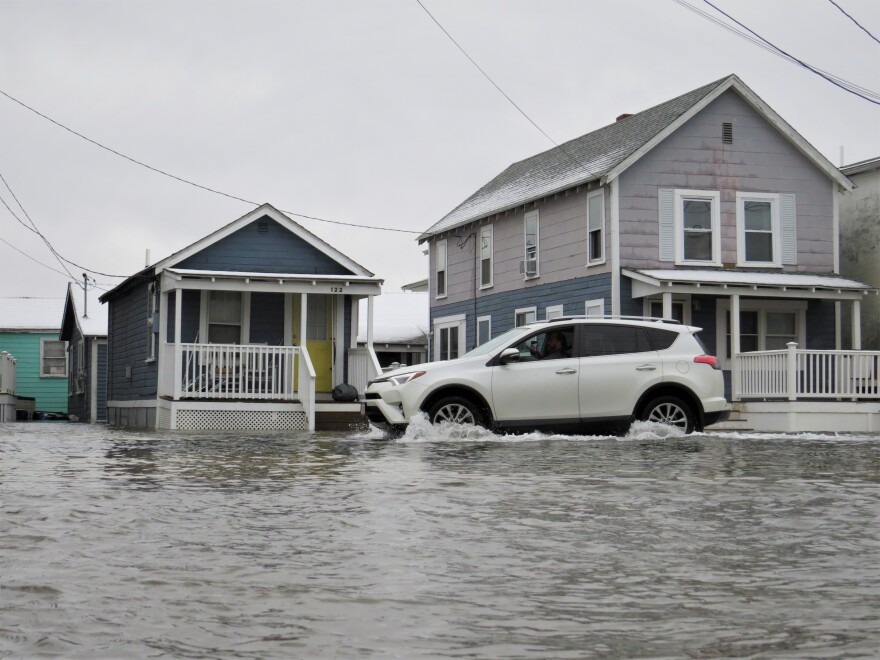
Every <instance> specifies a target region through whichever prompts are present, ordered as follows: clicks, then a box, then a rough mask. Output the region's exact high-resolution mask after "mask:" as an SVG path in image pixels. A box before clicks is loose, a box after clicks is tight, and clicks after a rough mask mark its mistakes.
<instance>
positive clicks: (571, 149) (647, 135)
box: [417, 74, 853, 243]
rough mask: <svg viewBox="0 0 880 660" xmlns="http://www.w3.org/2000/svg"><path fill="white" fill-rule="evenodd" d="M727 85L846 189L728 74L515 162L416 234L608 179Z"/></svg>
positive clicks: (804, 144) (818, 155) (843, 179)
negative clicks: (431, 224) (438, 219)
mask: <svg viewBox="0 0 880 660" xmlns="http://www.w3.org/2000/svg"><path fill="white" fill-rule="evenodd" d="M729 89H733V90H735V91H736V92H737V93H738V94H739V95H740V96H741V97H742V98H743V99H744V100H745V101H746V102H747V103H748V104H749V105H751V106H752V108H754V109H755V110H756V111H757V112H758V113H760V114H761V115H762V116H763V117H764V118H765V119H766V120H767V121H768V122H769V123H770V124H771V125H773V126H774V127H775V128H776V129H777V130H779V131H780V132H781V133H782V134H783V135H784V136H785V137H786V138H787V139H788V140H789V141H790V142H792V144H794V146H795V147H796V148H797V149H798V150H799V151H801V153H803V154H804V155H805V156H806V157H807V158H808V159H809V160H810V161H812V162H813V164H814V165H816V167H817V168H819V169H820V170H822V171H823V172H824V173H825V174H826V175H827V176H828V177H829V178H831V179H833V180H835V181H836V182H837V183H838V184H839V185H840V186H842V187H844V188H845V189H847V190H851V189H852V188H853V184H852V182H851V181H850V180H849V179H847V178H846V176H844V175H843V174H841V172H840V170H838V169H837V168H836V167H835V166H834V165H833V164H832V163H831V162H830V161H829V160H828V159H827V158H825V157H824V156H823V155H822V154H821V153H819V151H818V150H816V148H815V147H813V146H812V145H810V143H808V142H807V141H806V140H805V139H804V138H803V137H801V136H800V135H799V134H798V133H797V131H795V130H794V129H793V128H792V127H791V126H790V125H789V124H788V123H787V122H785V120H783V119H782V117H780V116H779V115H778V114H777V113H776V112H775V111H774V110H773V109H772V108H770V106H768V105H767V104H766V103H764V101H762V100H761V98H760V97H759V96H758V95H757V94H755V93H754V92H753V91H752V90H751V89H749V87H748V86H747V85H746V84H745V83H743V82H742V81H741V80H740V79H739V78H738V77H737V76H735V75H733V74H731V75H729V76H727V77H726V78H722V79H720V80H716V81H715V82H712V83H709V84H708V85H703V86H702V87H698V88H697V89H694V90H692V91H690V92H687V93H686V94H682V95H681V96H678V97H676V98H674V99H671V100H669V101H666V102H664V103H661V104H660V105H656V106H654V107H652V108H649V109H647V110H643V111H642V112H639V113H638V114H634V115H631V116H630V117H627V118H625V119H621V120H620V121H617V122H615V123H613V124H610V125H608V126H605V127H603V128H600V129H598V130H596V131H593V132H592V133H587V134H586V135H582V136H581V137H579V138H575V139H574V140H570V141H569V142H565V143H564V144H561V145H560V146H558V147H555V148H553V149H550V150H548V151H545V152H543V153H540V154H537V155H535V156H532V157H531V158H527V159H525V160H522V161H520V162H518V163H514V164H513V165H511V166H510V167H508V168H507V169H506V170H504V171H503V172H502V173H501V174H499V175H498V176H496V177H495V178H494V179H492V180H491V181H489V183H487V184H486V185H484V186H483V187H482V188H480V189H479V190H478V191H477V192H475V193H474V194H473V195H471V196H470V197H468V198H467V199H466V200H465V201H464V202H462V203H461V204H459V205H458V206H457V207H455V208H454V209H453V210H452V211H450V212H449V213H447V214H446V215H445V216H444V217H443V218H442V219H441V220H440V221H439V222H437V223H435V224H434V225H433V226H432V227H430V228H429V229H428V230H427V231H425V232H424V233H422V234H421V235H420V236H419V237H418V239H417V240H418V241H419V242H420V243H421V242H423V241H425V240H427V239H428V238H430V237H431V236H433V235H435V234H439V233H441V232H444V231H449V230H451V229H455V228H457V227H460V226H462V225H465V224H467V223H469V222H473V221H475V220H479V219H481V218H484V217H486V216H488V215H493V214H495V213H499V212H502V211H507V210H510V209H512V208H515V207H516V206H520V205H522V204H526V203H529V202H532V201H536V200H538V199H541V198H542V197H546V196H548V195H552V194H555V193H558V192H561V191H563V190H567V189H569V188H573V187H576V186H579V185H583V184H585V183H588V182H590V181H596V180H601V181H602V183H605V182H607V181H611V180H613V179H615V178H617V177H618V176H620V174H622V173H623V172H624V171H626V169H628V168H629V167H630V166H632V165H633V164H634V163H635V162H637V161H638V160H639V159H640V158H641V157H642V156H644V155H645V154H646V153H647V152H648V151H650V150H651V149H653V148H654V147H655V146H657V145H658V144H659V143H660V142H662V141H663V140H664V139H666V138H667V137H668V136H669V135H670V134H671V133H673V132H674V131H675V130H677V129H678V128H679V127H680V126H682V124H684V123H685V122H686V121H688V120H689V119H690V118H691V117H693V116H694V115H695V114H697V113H698V112H699V111H700V110H702V109H703V108H705V107H706V106H707V105H708V104H709V103H711V102H712V101H714V100H715V99H716V98H718V97H719V96H720V95H721V94H723V93H724V92H726V91H727V90H729Z"/></svg>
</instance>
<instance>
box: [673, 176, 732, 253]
mask: <svg viewBox="0 0 880 660" xmlns="http://www.w3.org/2000/svg"><path fill="white" fill-rule="evenodd" d="M720 226H721V193H720V192H718V191H712V190H676V191H675V247H676V250H675V262H676V263H677V264H695V265H712V266H720V265H721V236H720Z"/></svg>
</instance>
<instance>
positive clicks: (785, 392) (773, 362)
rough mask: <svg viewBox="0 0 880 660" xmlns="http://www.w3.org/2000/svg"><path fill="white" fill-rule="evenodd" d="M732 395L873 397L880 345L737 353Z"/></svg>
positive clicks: (879, 385) (879, 379) (878, 387)
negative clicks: (858, 348) (871, 348)
mask: <svg viewBox="0 0 880 660" xmlns="http://www.w3.org/2000/svg"><path fill="white" fill-rule="evenodd" d="M731 380H732V383H733V393H732V394H733V399H734V401H739V400H742V399H756V398H760V399H788V400H789V401H796V400H798V399H849V400H853V401H856V400H860V399H878V400H880V351H816V350H799V349H798V348H797V344H796V343H794V342H792V343H790V344H788V349H786V350H782V351H756V352H751V353H740V354H739V355H737V356H736V358H735V359H734V360H733V374H732V378H731Z"/></svg>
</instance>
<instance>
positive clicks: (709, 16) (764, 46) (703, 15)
mask: <svg viewBox="0 0 880 660" xmlns="http://www.w3.org/2000/svg"><path fill="white" fill-rule="evenodd" d="M672 1H673V2H674V3H676V4H677V5H679V6H680V7H683V8H684V9H687V10H688V11H691V12H693V13H695V14H697V15H698V16H700V17H701V18H704V19H706V20H707V21H711V22H712V23H714V24H715V25H717V26H718V27H720V28H723V29H725V30H727V31H728V32H730V33H732V34H734V35H735V36H737V37H740V38H741V39H744V40H746V41H748V42H749V43H751V44H752V45H754V46H757V47H758V48H761V49H763V50H765V51H767V52H768V53H770V54H771V55H775V56H776V57H778V58H780V59H782V60H785V61H787V62H790V63H791V64H797V65H798V66H800V64H799V63H798V61H797V60H796V59H794V58H793V57H790V56H788V55H785V54H783V53H781V52H779V51H778V50H775V49H774V48H772V47H771V46H768V45H767V44H765V43H763V42H761V41H759V40H758V39H756V38H755V37H753V36H751V35H750V34H748V33H747V32H744V31H743V30H740V29H738V28H737V27H736V26H733V25H730V24H729V23H726V22H724V21H722V20H721V19H719V18H716V17H715V16H713V15H712V14H710V13H709V12H707V11H704V10H702V9H700V8H699V7H694V6H693V5H691V4H690V3H688V2H687V1H686V0H672ZM809 66H810V68H812V69H815V70H816V71H819V72H821V73H823V74H825V75H826V76H828V77H829V78H832V79H834V80H836V81H837V82H839V83H840V84H842V85H846V86H848V87H850V88H851V89H855V90H858V91H859V92H861V93H862V94H864V95H866V96H870V97H872V98H875V99H877V100H880V93H877V92H874V91H872V90H870V89H868V88H867V87H862V86H861V85H858V84H856V83H854V82H852V81H850V80H846V79H845V78H841V77H840V76H836V75H834V74H833V73H830V72H828V71H825V70H823V69H820V68H819V67H817V66H815V65H813V64H810V65H809Z"/></svg>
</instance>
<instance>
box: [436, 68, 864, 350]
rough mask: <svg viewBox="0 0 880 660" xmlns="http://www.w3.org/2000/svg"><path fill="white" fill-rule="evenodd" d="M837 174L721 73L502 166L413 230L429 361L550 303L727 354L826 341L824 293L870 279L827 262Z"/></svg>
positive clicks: (553, 312)
mask: <svg viewBox="0 0 880 660" xmlns="http://www.w3.org/2000/svg"><path fill="white" fill-rule="evenodd" d="M852 188H853V184H852V182H851V181H850V180H849V179H848V178H847V177H846V176H844V175H843V174H842V173H841V172H840V171H839V170H838V169H837V168H836V167H835V166H834V165H832V164H831V163H830V162H829V161H828V160H827V159H826V158H825V157H824V156H822V154H821V153H819V152H818V151H817V150H816V149H815V148H814V147H813V146H812V145H810V144H809V143H808V142H807V141H806V140H805V139H804V138H803V137H802V136H801V135H799V134H798V133H797V132H796V131H795V130H794V129H793V128H792V127H791V126H790V125H789V124H788V123H787V122H786V121H785V120H783V119H782V117H780V116H779V115H778V114H777V113H776V112H774V111H773V109H772V108H770V107H769V106H768V105H767V104H766V103H765V102H764V101H762V100H761V99H760V98H759V97H758V96H757V95H756V94H755V93H754V92H753V91H752V90H751V89H749V88H748V87H747V86H746V85H745V84H744V83H743V82H742V81H741V80H740V79H739V78H738V77H736V76H735V75H730V76H728V77H726V78H723V79H721V80H718V81H715V82H713V83H710V84H708V85H705V86H703V87H700V88H699V89H695V90H693V91H690V92H688V93H686V94H683V95H682V96H679V97H677V98H674V99H672V100H669V101H666V102H665V103H661V104H660V105H657V106H655V107H653V108H650V109H648V110H645V111H643V112H640V113H638V114H633V115H621V116H620V117H618V119H617V121H616V122H615V123H613V124H611V125H609V126H605V127H604V128H600V129H598V130H596V131H593V132H592V133H588V134H587V135H584V136H582V137H579V138H576V139H574V140H571V141H569V142H566V143H564V144H562V145H560V146H559V147H557V148H554V149H550V150H549V151H545V152H543V153H540V154H538V155H536V156H532V157H531V158H527V159H526V160H523V161H521V162H518V163H515V164H513V165H511V166H510V167H508V168H507V169H506V170H504V171H503V172H502V173H501V174H499V175H498V176H496V177H495V178H494V179H492V180H491V181H489V183H487V184H486V185H484V186H483V187H482V188H480V189H479V190H478V191H476V192H475V193H474V194H473V195H471V196H470V197H468V198H467V199H466V200H465V201H464V202H462V203H461V204H460V205H459V206H457V207H456V208H455V209H453V210H452V211H451V212H449V213H448V214H447V215H446V216H444V217H443V218H442V219H441V220H440V221H439V222H437V223H435V224H434V225H433V226H431V227H430V228H429V229H428V230H427V231H425V232H424V233H423V234H422V235H421V236H420V237H419V239H418V240H419V242H420V243H424V242H427V243H428V244H429V246H430V298H431V330H432V334H433V337H432V358H433V359H438V360H444V359H450V358H454V357H457V356H458V355H460V354H462V353H464V352H465V351H466V350H467V349H470V348H472V347H474V346H475V345H479V344H481V343H482V342H484V341H486V340H487V339H489V338H490V337H492V336H495V335H497V334H499V333H501V332H504V331H506V330H508V329H509V328H511V327H514V326H516V325H521V324H524V323H528V322H530V321H533V320H540V319H544V318H553V317H556V316H561V315H588V316H589V315H633V316H658V317H659V316H662V317H666V318H673V317H674V318H677V319H679V320H681V321H683V322H685V323H689V324H693V325H696V326H700V327H702V328H704V332H703V333H702V335H701V336H702V338H703V340H704V342H705V343H706V344H707V347H708V350H709V351H712V352H713V353H715V354H716V355H718V356H719V357H720V358H721V359H722V361H723V364H724V365H725V366H726V367H728V366H729V364H730V358H731V355H732V354H733V353H740V352H747V351H757V350H769V349H777V348H785V347H786V344H787V343H788V342H791V341H796V342H798V344H799V345H800V346H801V347H804V346H806V347H808V348H810V347H812V348H829V349H833V348H835V347H836V346H839V342H840V337H839V334H840V333H839V317H840V304H841V303H844V304H847V305H852V306H854V307H857V306H858V305H859V301H860V300H861V299H862V298H863V297H864V295H865V294H866V292H868V291H869V289H870V287H869V286H868V285H865V284H862V283H860V282H856V281H852V280H847V279H844V278H841V277H840V276H839V263H838V252H839V250H838V235H839V232H838V199H839V198H840V196H841V194H842V193H845V192H847V191H849V190H851V189H852ZM854 334H855V333H854ZM853 341H854V346H856V347H857V344H858V337H854V338H853ZM737 347H739V348H738V349H737Z"/></svg>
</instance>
